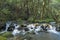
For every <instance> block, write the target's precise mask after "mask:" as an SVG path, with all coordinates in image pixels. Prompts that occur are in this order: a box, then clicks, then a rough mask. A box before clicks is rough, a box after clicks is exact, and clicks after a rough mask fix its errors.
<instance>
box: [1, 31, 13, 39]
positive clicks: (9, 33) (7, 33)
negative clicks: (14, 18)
mask: <svg viewBox="0 0 60 40" xmlns="http://www.w3.org/2000/svg"><path fill="white" fill-rule="evenodd" d="M2 36H3V37H6V38H8V37H13V35H12V33H11V32H6V33H4V34H2Z"/></svg>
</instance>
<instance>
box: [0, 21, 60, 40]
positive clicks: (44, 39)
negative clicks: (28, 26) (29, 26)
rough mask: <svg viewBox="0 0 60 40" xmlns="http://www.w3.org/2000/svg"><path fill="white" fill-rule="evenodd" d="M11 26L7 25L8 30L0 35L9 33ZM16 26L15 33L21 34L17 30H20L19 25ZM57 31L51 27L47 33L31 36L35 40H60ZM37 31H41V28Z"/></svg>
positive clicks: (59, 34)
mask: <svg viewBox="0 0 60 40" xmlns="http://www.w3.org/2000/svg"><path fill="white" fill-rule="evenodd" d="M10 24H11V22H8V23H6V30H5V31H3V32H0V34H1V33H4V32H7V29H8V27H9V26H10ZM14 26H15V30H14V32H18V33H19V32H21V31H18V30H16V28H18V27H19V25H17V26H16V24H14ZM55 29H56V28H55V27H51V29H50V30H48V31H47V32H39V33H38V34H37V35H31V36H32V37H33V38H34V40H60V32H58V31H56V30H55ZM36 30H39V28H38V29H36ZM14 32H13V34H14ZM14 35H15V34H14Z"/></svg>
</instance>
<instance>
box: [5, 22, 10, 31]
mask: <svg viewBox="0 0 60 40" xmlns="http://www.w3.org/2000/svg"><path fill="white" fill-rule="evenodd" d="M10 25H11V22H7V23H6V30H5V31H6V32H7V30H8V27H10Z"/></svg>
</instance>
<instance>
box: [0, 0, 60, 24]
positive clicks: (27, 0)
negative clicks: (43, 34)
mask: <svg viewBox="0 0 60 40" xmlns="http://www.w3.org/2000/svg"><path fill="white" fill-rule="evenodd" d="M50 1H51V2H50ZM50 1H49V0H46V1H44V3H45V6H44V7H43V1H42V0H34V1H33V0H2V1H1V0H0V5H1V6H0V21H3V22H6V21H18V22H20V23H23V21H24V20H25V21H30V22H43V21H46V22H50V21H53V20H52V19H53V17H54V16H55V15H56V14H57V13H58V14H59V12H60V11H59V9H60V8H59V2H58V3H56V2H57V1H59V0H50ZM53 1H54V2H53ZM56 4H58V5H56ZM55 6H56V7H55ZM52 7H53V8H52ZM43 8H44V9H43ZM51 8H52V9H53V10H54V11H53V12H52V9H51ZM51 13H53V15H51ZM59 15H60V14H59ZM41 16H42V17H41ZM52 16H53V17H52ZM42 18H45V20H44V19H42ZM49 18H50V19H49ZM59 18H60V17H59ZM41 19H42V20H41ZM54 20H55V19H54Z"/></svg>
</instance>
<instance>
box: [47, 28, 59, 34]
mask: <svg viewBox="0 0 60 40" xmlns="http://www.w3.org/2000/svg"><path fill="white" fill-rule="evenodd" d="M48 32H50V33H54V34H59V32H57V31H56V27H52V28H51V30H48Z"/></svg>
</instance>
